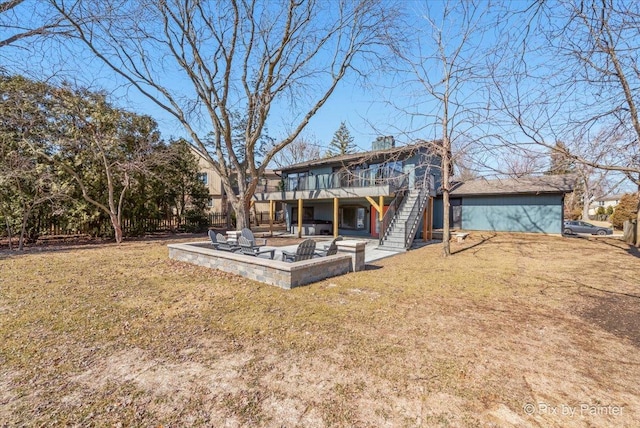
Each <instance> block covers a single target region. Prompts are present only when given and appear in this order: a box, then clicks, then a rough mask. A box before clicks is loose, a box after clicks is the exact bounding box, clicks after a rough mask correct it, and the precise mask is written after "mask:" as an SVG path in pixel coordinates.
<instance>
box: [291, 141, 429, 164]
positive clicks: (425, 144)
mask: <svg viewBox="0 0 640 428" xmlns="http://www.w3.org/2000/svg"><path fill="white" fill-rule="evenodd" d="M439 144H440V141H439V140H438V141H419V142H416V143H414V144H408V145H406V146H400V147H392V148H390V149H386V150H375V151H368V152H361V153H352V154H346V155H338V156H332V157H328V158H322V159H314V160H310V161H306V162H300V163H297V164H294V165H289V166H287V167H285V168H280V169H279V171H295V170H300V169H304V168H308V167H311V166H321V165H347V164H357V163H360V162H365V161H370V162H373V161H380V160H386V159H390V158H392V157H393V156H396V155H399V154H402V155H407V154H408V155H411V154H412V153H413V152H415V151H418V150H420V149H424V148H435V147H436V146H437V145H439Z"/></svg>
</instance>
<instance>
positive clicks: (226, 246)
mask: <svg viewBox="0 0 640 428" xmlns="http://www.w3.org/2000/svg"><path fill="white" fill-rule="evenodd" d="M216 241H218V250H223V251H231V252H233V251H238V250H239V249H240V246H239V245H236V244H232V243H229V242H228V241H227V238H225V237H224V236H222V234H221V233H218V234H217V235H216Z"/></svg>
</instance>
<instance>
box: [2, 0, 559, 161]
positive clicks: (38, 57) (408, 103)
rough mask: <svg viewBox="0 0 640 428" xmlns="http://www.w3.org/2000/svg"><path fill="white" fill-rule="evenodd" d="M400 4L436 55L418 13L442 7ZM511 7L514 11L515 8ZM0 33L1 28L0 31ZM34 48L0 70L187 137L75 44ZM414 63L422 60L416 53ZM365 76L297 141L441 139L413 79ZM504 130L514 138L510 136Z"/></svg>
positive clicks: (451, 30)
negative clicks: (49, 83) (96, 92)
mask: <svg viewBox="0 0 640 428" xmlns="http://www.w3.org/2000/svg"><path fill="white" fill-rule="evenodd" d="M26 4H27V5H31V6H33V7H35V8H36V9H34V10H39V9H38V8H39V7H40V5H41V3H39V2H37V1H34V0H28V1H27V2H26ZM400 4H401V5H403V6H406V7H407V10H409V11H410V12H411V13H410V14H409V15H407V17H406V23H405V25H406V27H407V29H408V31H406V33H407V35H408V36H418V35H419V36H420V40H421V43H423V48H424V49H423V51H422V54H426V55H430V54H431V53H432V52H433V51H434V46H433V45H432V44H431V39H430V37H429V36H430V34H429V32H428V31H426V30H427V28H428V26H427V25H425V21H424V16H422V14H423V13H425V12H424V11H425V9H424V7H426V6H428V7H429V9H430V13H431V14H432V16H436V17H437V16H439V14H440V13H441V11H442V7H441V5H442V3H440V2H434V1H425V2H418V1H406V2H400ZM515 4H516V6H517V5H519V3H515ZM523 4H524V3H523ZM27 9H28V8H26V9H24V10H27ZM33 16H35V15H30V14H27V15H25V14H22V15H18V16H16V18H17V22H20V23H28V21H29V20H30V19H33ZM457 28H458V27H456V25H455V20H453V22H449V23H448V24H447V25H446V26H445V29H446V31H447V32H446V39H447V40H448V41H450V42H453V43H452V44H453V45H455V37H456V34H457V33H456V31H457ZM418 30H421V31H422V32H420V31H418ZM0 31H2V30H1V29H0ZM495 43H496V42H495V38H494V37H493V33H492V32H490V31H489V32H487V33H484V38H483V39H481V40H479V39H478V40H472V45H477V46H480V47H481V48H487V47H491V46H492V45H494V44H495ZM36 48H37V51H36V52H33V51H32V52H28V51H26V50H23V49H19V48H3V50H2V51H1V52H0V61H2V64H3V65H8V66H10V67H11V66H12V65H15V66H16V68H15V69H16V70H22V71H23V72H24V70H27V71H28V72H30V73H31V75H32V77H35V78H42V76H51V75H52V74H54V75H55V76H56V77H57V78H64V79H68V80H77V81H78V83H79V84H82V85H88V86H90V87H93V88H95V89H104V90H106V91H108V92H110V93H111V94H112V98H113V100H114V102H115V103H116V104H118V105H120V106H122V107H124V108H127V109H130V110H133V111H136V112H139V113H144V114H149V115H151V116H152V117H154V118H155V119H156V120H157V121H158V124H159V127H160V130H161V132H162V134H163V136H164V137H165V138H170V137H180V136H186V132H185V131H184V129H183V128H182V126H181V125H180V124H178V123H177V121H176V120H174V119H173V118H172V117H171V116H169V115H168V114H167V113H166V112H163V111H162V110H161V109H160V108H159V107H158V106H156V105H155V104H153V103H152V102H150V101H149V100H148V99H146V98H145V97H144V96H142V95H140V94H138V93H137V92H136V91H135V90H131V89H127V88H126V86H125V85H124V82H123V81H122V79H121V78H117V77H115V76H114V74H113V73H112V72H110V71H109V70H108V69H106V67H105V66H104V65H102V64H101V63H100V62H98V61H96V60H95V59H93V58H92V56H91V55H90V54H88V53H87V52H86V50H84V49H82V48H81V47H79V46H78V45H74V44H72V43H70V42H66V45H65V46H64V47H60V46H57V45H55V43H47V42H42V43H40V44H38V45H37V46H36ZM38 52H39V53H38ZM416 58H420V55H419V54H418V53H417V51H416ZM320 60H322V58H320ZM544 61H545V60H544V59H543V58H532V59H531V61H530V63H529V65H530V66H535V67H538V68H539V69H540V70H541V71H544V70H545V69H546V65H545V62H544ZM424 65H425V73H426V74H427V76H428V77H430V78H431V79H434V80H437V79H438V78H439V76H440V75H441V68H439V64H438V63H437V62H430V61H429V60H425V61H424ZM77 70H82V72H81V73H78V72H77ZM171 73H172V72H171V70H168V71H167V76H166V80H167V82H169V84H170V85H172V86H174V87H176V88H180V87H181V85H182V87H183V88H184V91H185V93H189V92H190V89H189V84H188V83H185V82H183V81H182V80H180V79H181V78H180V77H176V78H173V77H172V74H171ZM368 77H369V78H370V81H369V82H368V84H367V85H366V86H363V85H361V84H360V83H361V82H359V80H358V79H357V78H356V76H355V75H353V74H352V75H348V76H347V77H346V78H345V79H344V80H343V81H342V82H340V84H339V86H338V88H337V90H336V91H335V93H334V94H333V95H332V97H331V98H330V99H329V101H328V102H327V103H326V104H325V105H324V107H323V108H322V109H321V110H320V111H319V112H318V113H317V114H316V116H315V117H314V118H313V119H312V120H311V122H310V123H309V125H308V127H307V129H306V130H305V131H303V134H302V135H303V136H307V137H309V138H312V139H314V140H316V141H318V142H319V143H320V144H321V145H323V146H325V147H326V145H327V144H328V143H329V141H330V140H331V138H332V136H333V134H334V132H335V131H336V130H337V129H338V127H339V125H340V122H342V121H344V122H346V124H347V127H348V128H349V130H350V131H351V133H352V135H353V136H354V140H355V141H354V142H355V144H356V145H357V146H358V147H359V148H360V149H362V150H368V149H369V148H370V145H371V142H372V141H373V140H374V139H375V138H376V137H377V136H379V135H394V136H395V137H396V139H397V141H399V142H400V143H402V142H407V141H410V140H411V139H413V138H424V139H431V138H439V137H440V131H439V128H438V123H437V121H436V120H434V118H433V117H432V115H433V114H437V113H438V106H439V104H438V103H437V102H435V101H434V100H433V98H432V97H430V96H429V95H428V94H427V93H426V92H425V91H424V90H423V89H421V88H420V87H419V85H416V84H415V82H414V83H412V82H411V79H413V78H414V77H415V76H412V75H411V74H403V73H401V72H398V70H395V71H394V72H391V71H390V70H375V69H373V70H369V71H368ZM398 82H400V83H401V84H398ZM467 88H469V85H467V86H466V87H465V89H464V90H463V91H461V92H460V94H461V96H462V98H463V99H464V102H465V103H471V102H479V101H482V96H483V95H482V94H481V93H473V94H471V93H472V92H473V91H474V90H475V89H474V88H470V89H467ZM465 91H468V93H465ZM295 113H296V111H295V109H293V110H292V109H291V108H290V107H289V106H287V105H286V104H279V105H276V106H274V108H273V110H272V112H271V115H270V119H269V122H268V128H269V134H270V136H272V137H274V138H276V139H278V138H281V137H282V136H283V135H284V134H285V132H286V131H287V125H288V124H289V123H290V119H291V118H292V117H293V116H294V115H295ZM199 131H200V133H202V134H205V133H206V132H207V128H206V124H205V125H204V126H202V127H200V128H199ZM476 131H478V132H485V133H487V134H489V133H491V132H493V131H495V130H490V129H486V128H485V129H481V128H480V127H478V128H477V129H476ZM501 131H503V130H501ZM509 132H513V130H511V131H509ZM519 138H521V136H519V135H518V133H517V132H514V133H513V139H514V141H517V140H518V139H519ZM538 149H540V148H538ZM492 157H495V156H493V154H490V155H488V156H487V154H486V153H485V160H486V158H489V160H488V162H491V161H493V162H494V163H495V166H496V168H499V166H500V165H499V164H500V160H499V159H491V158H492Z"/></svg>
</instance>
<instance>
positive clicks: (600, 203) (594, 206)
mask: <svg viewBox="0 0 640 428" xmlns="http://www.w3.org/2000/svg"><path fill="white" fill-rule="evenodd" d="M623 195H624V193H620V194H617V195H610V196H603V197H601V198H597V199H594V201H593V202H592V203H591V205H589V215H590V216H595V215H596V214H598V208H599V207H603V208H604V209H605V210H606V209H607V208H608V207H613V208H615V207H616V206H617V205H618V204H619V203H620V199H621V198H622V196H623Z"/></svg>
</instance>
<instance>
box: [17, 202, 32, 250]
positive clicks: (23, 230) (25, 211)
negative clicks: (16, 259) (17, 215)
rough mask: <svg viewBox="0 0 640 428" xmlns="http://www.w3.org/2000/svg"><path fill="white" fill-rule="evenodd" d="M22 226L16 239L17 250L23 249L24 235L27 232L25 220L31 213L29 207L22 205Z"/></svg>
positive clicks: (26, 220)
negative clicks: (18, 237)
mask: <svg viewBox="0 0 640 428" xmlns="http://www.w3.org/2000/svg"><path fill="white" fill-rule="evenodd" d="M22 208H23V209H22V226H21V227H20V239H19V240H18V251H22V250H24V237H25V235H26V234H27V222H28V221H29V216H30V215H31V208H29V209H27V208H26V207H25V206H23V207H22Z"/></svg>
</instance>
